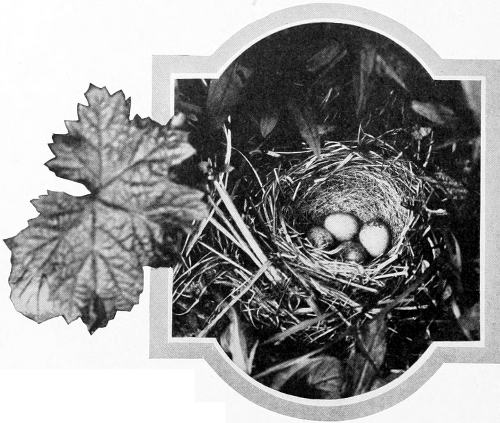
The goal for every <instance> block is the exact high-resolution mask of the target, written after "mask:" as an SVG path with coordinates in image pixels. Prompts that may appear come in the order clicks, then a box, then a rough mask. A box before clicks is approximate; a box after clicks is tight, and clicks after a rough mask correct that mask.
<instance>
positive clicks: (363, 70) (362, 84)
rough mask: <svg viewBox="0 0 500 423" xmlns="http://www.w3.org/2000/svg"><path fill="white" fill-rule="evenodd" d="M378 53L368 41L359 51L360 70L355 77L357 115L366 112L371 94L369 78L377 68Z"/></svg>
mask: <svg viewBox="0 0 500 423" xmlns="http://www.w3.org/2000/svg"><path fill="white" fill-rule="evenodd" d="M376 54H377V49H376V47H375V46H374V45H373V44H371V43H368V42H365V43H364V45H363V47H362V48H361V49H360V51H359V71H358V73H357V74H356V73H355V74H354V77H353V82H354V92H355V95H356V115H357V116H360V115H361V114H362V113H363V112H364V110H365V108H366V103H367V101H368V97H369V95H370V91H371V87H370V85H369V80H370V77H371V75H372V73H373V71H374V69H375V58H376Z"/></svg>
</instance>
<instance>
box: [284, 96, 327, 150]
mask: <svg viewBox="0 0 500 423" xmlns="http://www.w3.org/2000/svg"><path fill="white" fill-rule="evenodd" d="M287 105H288V110H289V111H290V113H291V115H292V117H293V119H294V121H295V124H296V125H297V128H298V129H299V131H300V135H301V136H302V139H304V141H306V142H307V144H308V145H309V147H311V150H312V151H313V152H314V154H316V155H317V156H319V155H320V154H321V139H320V135H319V131H318V126H317V124H316V123H315V121H314V113H313V111H312V109H311V108H310V106H309V105H308V104H307V103H304V104H303V105H301V106H299V105H298V104H297V103H296V101H295V100H292V99H289V100H288V104H287Z"/></svg>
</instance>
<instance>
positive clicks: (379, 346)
mask: <svg viewBox="0 0 500 423" xmlns="http://www.w3.org/2000/svg"><path fill="white" fill-rule="evenodd" d="M386 333H387V323H386V321H385V319H373V320H371V321H369V322H367V323H365V324H364V325H363V326H362V328H361V329H360V330H359V332H358V335H357V338H356V346H355V348H354V349H353V351H352V353H351V355H350V356H349V359H348V366H349V368H350V370H351V374H350V378H349V384H350V386H349V388H348V391H349V393H350V395H349V396H354V395H359V394H362V393H364V392H368V391H370V390H371V389H372V384H373V382H374V380H375V379H376V378H377V377H378V375H379V370H380V367H381V366H382V364H383V362H384V359H385V352H386V349H387V342H386Z"/></svg>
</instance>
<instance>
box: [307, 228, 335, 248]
mask: <svg viewBox="0 0 500 423" xmlns="http://www.w3.org/2000/svg"><path fill="white" fill-rule="evenodd" d="M307 239H308V240H309V241H310V242H311V244H312V245H314V246H315V247H316V248H323V249H325V248H329V247H331V246H332V245H333V243H334V242H335V240H334V238H333V235H332V234H331V233H330V232H328V231H327V230H326V229H325V228H322V227H321V226H313V227H312V228H311V229H309V230H308V231H307Z"/></svg>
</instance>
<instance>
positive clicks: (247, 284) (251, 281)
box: [197, 262, 270, 338]
mask: <svg viewBox="0 0 500 423" xmlns="http://www.w3.org/2000/svg"><path fill="white" fill-rule="evenodd" d="M269 266H270V262H266V263H265V264H264V265H263V266H262V267H261V268H260V269H259V270H258V271H257V273H256V274H255V275H253V276H252V277H251V278H250V279H248V280H247V281H246V282H244V283H243V285H242V286H243V288H242V289H241V290H240V292H239V293H238V294H237V295H236V296H235V297H234V298H233V299H232V300H231V301H230V302H229V303H228V304H227V305H226V306H225V307H224V308H223V309H222V310H221V312H220V313H219V314H218V315H217V316H216V317H215V318H214V319H213V320H212V321H211V322H210V323H209V324H208V325H207V326H205V328H203V329H202V330H201V331H200V332H199V333H198V335H197V337H198V338H203V337H205V336H206V335H207V334H208V332H210V330H211V329H212V328H213V327H214V326H215V324H216V323H217V322H218V321H219V320H220V319H221V318H222V317H223V316H224V315H225V314H226V313H227V312H228V311H229V309H230V308H231V307H232V306H234V305H235V304H236V303H237V302H238V301H239V300H240V298H241V297H242V296H243V295H245V293H246V292H247V291H248V290H249V289H250V288H251V287H252V285H253V284H254V283H255V282H256V281H257V280H258V279H259V278H260V277H261V276H262V275H263V274H264V272H265V271H266V270H267V269H268V267H269Z"/></svg>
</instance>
